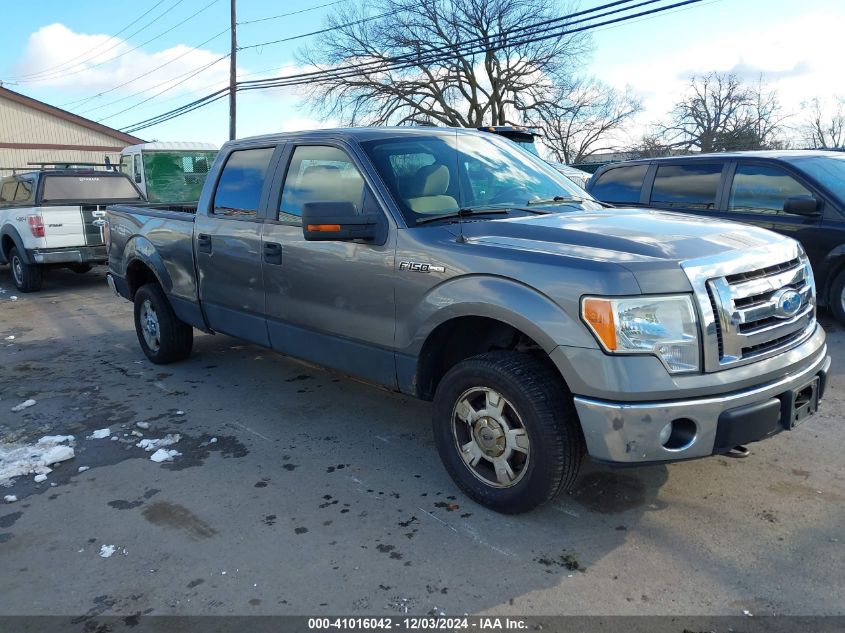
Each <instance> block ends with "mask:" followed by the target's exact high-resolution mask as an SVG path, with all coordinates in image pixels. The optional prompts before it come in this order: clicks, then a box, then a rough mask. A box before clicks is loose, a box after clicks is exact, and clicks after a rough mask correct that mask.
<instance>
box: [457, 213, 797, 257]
mask: <svg viewBox="0 0 845 633" xmlns="http://www.w3.org/2000/svg"><path fill="white" fill-rule="evenodd" d="M451 228H452V230H454V231H457V230H458V227H457V225H452V227H451ZM460 230H461V231H462V232H463V235H464V237H465V238H466V240H467V242H469V243H478V244H487V245H491V246H493V245H495V246H499V247H505V248H513V249H520V250H528V251H532V252H542V253H549V254H558V255H565V256H570V257H582V258H588V259H592V260H599V261H607V262H615V263H618V264H622V265H626V264H633V263H635V262H651V263H652V264H653V263H656V262H658V261H663V262H667V261H671V262H673V263H674V262H681V261H687V260H692V259H698V258H701V257H708V256H711V255H716V254H720V253H724V252H725V251H743V250H746V249H749V248H753V247H755V246H764V245H767V244H772V243H775V242H779V241H782V240H785V239H787V238H784V237H782V236H780V235H778V234H776V233H773V232H771V231H767V230H765V229H760V228H757V227H754V226H749V225H746V224H738V223H736V222H723V221H715V220H711V219H708V218H699V217H695V216H687V215H680V214H676V213H667V212H663V211H654V210H649V209H636V208H633V209H619V208H616V209H602V210H597V211H572V212H563V213H552V214H549V215H536V216H528V217H518V218H508V219H503V220H491V221H483V222H474V221H465V222H464V223H463V224H462V225H461V227H460ZM673 267H677V264H675V266H673Z"/></svg>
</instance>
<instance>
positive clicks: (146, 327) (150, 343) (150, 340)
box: [138, 299, 161, 352]
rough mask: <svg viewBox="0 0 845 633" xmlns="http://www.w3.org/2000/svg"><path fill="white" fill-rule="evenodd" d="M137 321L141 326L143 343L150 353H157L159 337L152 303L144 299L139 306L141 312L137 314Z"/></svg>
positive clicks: (156, 317)
mask: <svg viewBox="0 0 845 633" xmlns="http://www.w3.org/2000/svg"><path fill="white" fill-rule="evenodd" d="M138 320H139V321H140V325H141V334H142V335H143V337H144V342H145V343H146V344H147V347H149V348H150V349H151V350H152V351H154V352H157V351H158V348H159V346H160V345H161V335H160V330H159V325H158V314H156V310H155V308H154V307H153V304H152V302H151V301H150V300H149V299H146V300H145V301H144V303H142V304H141V311H140V313H139V314H138Z"/></svg>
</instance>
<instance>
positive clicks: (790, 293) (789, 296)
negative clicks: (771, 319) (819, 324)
mask: <svg viewBox="0 0 845 633" xmlns="http://www.w3.org/2000/svg"><path fill="white" fill-rule="evenodd" d="M773 299H774V300H775V316H776V317H778V318H780V319H789V318H790V317H793V316H795V315H796V314H797V313H798V311H799V310H800V309H801V295H800V294H798V293H797V292H796V291H795V290H793V289H792V288H783V289H781V290H779V291H778V292H776V293H775V296H774V297H773Z"/></svg>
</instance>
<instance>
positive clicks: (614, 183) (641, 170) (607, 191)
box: [590, 164, 648, 204]
mask: <svg viewBox="0 0 845 633" xmlns="http://www.w3.org/2000/svg"><path fill="white" fill-rule="evenodd" d="M647 171H648V165H647V164H645V165H631V166H630V167H616V168H614V169H608V170H607V171H606V172H604V173H603V174H600V175H599V176H598V177H597V178H596V182H595V183H594V184H593V186H592V188H591V190H590V193H591V194H592V195H593V197H594V198H596V199H598V200H601V201H603V202H612V203H615V204H618V203H622V204H636V203H638V202H639V201H640V190H641V189H642V186H643V179H644V178H645V174H646V172H647Z"/></svg>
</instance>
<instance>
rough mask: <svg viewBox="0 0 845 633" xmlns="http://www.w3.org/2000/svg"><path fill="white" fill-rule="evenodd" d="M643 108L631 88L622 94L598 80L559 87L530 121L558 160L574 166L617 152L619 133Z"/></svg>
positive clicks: (528, 117) (532, 115) (529, 118)
mask: <svg viewBox="0 0 845 633" xmlns="http://www.w3.org/2000/svg"><path fill="white" fill-rule="evenodd" d="M641 109H642V105H641V103H640V100H639V99H638V98H637V97H636V96H635V95H634V94H633V93H632V92H631V90H630V89H626V90H625V91H624V92H620V91H618V90H616V89H614V88H612V87H610V86H608V85H606V84H603V83H601V82H599V81H596V80H590V79H586V80H580V81H579V80H575V82H574V85H570V86H566V87H558V88H556V90H555V92H554V97H553V98H551V99H546V100H544V101H542V103H540V104H539V105H538V106H537V107H536V108H534V109H533V110H532V111H530V112H528V116H527V120H528V122H529V123H531V124H532V125H533V126H534V127H537V128H539V129H540V130H541V131H542V133H543V137H544V138H543V142H544V144H545V145H546V146H547V147H548V148H549V149H550V150H551V152H552V153H553V154H554V155H555V157H556V158H557V160H559V161H560V162H563V163H567V164H572V163H580V162H581V161H583V160H584V159H585V158H587V157H588V156H591V155H592V154H595V153H597V152H601V151H608V150H612V149H614V148H615V146H616V143H617V141H616V139H615V138H614V136H615V134H616V133H617V132H619V131H620V130H621V129H622V128H623V127H624V126H625V125H626V124H627V123H629V122H630V121H631V119H632V118H633V117H634V116H635V115H636V114H637V113H638V112H640V110H641Z"/></svg>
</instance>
